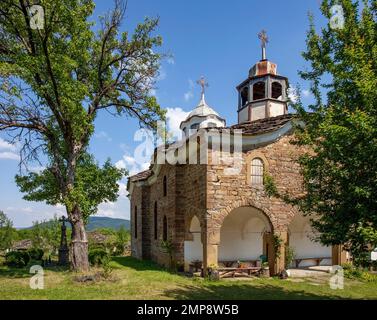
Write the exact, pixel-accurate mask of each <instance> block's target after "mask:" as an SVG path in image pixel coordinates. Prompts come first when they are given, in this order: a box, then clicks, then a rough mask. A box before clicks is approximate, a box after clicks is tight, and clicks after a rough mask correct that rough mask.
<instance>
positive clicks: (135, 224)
mask: <svg viewBox="0 0 377 320" xmlns="http://www.w3.org/2000/svg"><path fill="white" fill-rule="evenodd" d="M134 221H135V223H134V227H135V229H134V232H135V239H137V207H136V206H135V210H134Z"/></svg>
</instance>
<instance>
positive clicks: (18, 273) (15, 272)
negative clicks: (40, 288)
mask: <svg viewBox="0 0 377 320" xmlns="http://www.w3.org/2000/svg"><path fill="white" fill-rule="evenodd" d="M33 265H40V262H38V261H33V262H31V263H29V264H28V265H27V266H26V267H23V268H16V267H7V266H2V267H0V278H14V279H15V278H30V276H31V275H32V273H30V268H31V266H33ZM43 269H44V271H51V272H64V271H68V270H69V267H64V266H47V267H43Z"/></svg>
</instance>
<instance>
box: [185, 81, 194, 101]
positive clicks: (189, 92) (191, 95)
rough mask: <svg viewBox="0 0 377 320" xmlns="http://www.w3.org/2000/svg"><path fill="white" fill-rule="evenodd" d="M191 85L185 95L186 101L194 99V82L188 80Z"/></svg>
mask: <svg viewBox="0 0 377 320" xmlns="http://www.w3.org/2000/svg"><path fill="white" fill-rule="evenodd" d="M188 83H189V90H188V91H187V92H186V93H185V94H184V95H183V98H184V99H185V101H186V102H187V101H190V100H191V99H192V98H193V97H194V93H193V89H194V81H192V80H191V79H189V80H188Z"/></svg>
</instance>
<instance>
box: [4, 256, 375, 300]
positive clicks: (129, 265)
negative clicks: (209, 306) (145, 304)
mask: <svg viewBox="0 0 377 320" xmlns="http://www.w3.org/2000/svg"><path fill="white" fill-rule="evenodd" d="M111 263H112V266H113V267H114V271H113V273H112V277H113V279H112V280H102V281H98V282H94V283H78V282H76V281H74V277H75V276H76V274H74V273H71V272H69V271H68V270H64V269H62V268H50V269H48V268H47V269H46V270H45V279H44V282H45V289H43V290H32V289H30V287H29V279H30V277H31V274H29V270H28V268H24V269H9V268H7V267H5V266H3V267H0V299H236V300H237V299H377V283H369V282H359V281H355V280H347V279H345V288H344V290H332V289H330V287H329V285H328V283H327V280H326V279H305V280H300V282H296V281H292V280H279V279H275V278H268V279H262V278H255V279H251V280H221V281H216V282H213V281H212V282H210V281H207V280H203V279H198V278H188V277H185V276H181V275H177V274H172V273H169V272H168V271H166V270H164V269H163V268H161V267H159V266H157V265H156V264H154V263H151V262H146V261H138V260H136V259H133V258H131V257H116V258H114V259H113V261H112V262H111ZM96 271H98V270H92V273H95V272H96Z"/></svg>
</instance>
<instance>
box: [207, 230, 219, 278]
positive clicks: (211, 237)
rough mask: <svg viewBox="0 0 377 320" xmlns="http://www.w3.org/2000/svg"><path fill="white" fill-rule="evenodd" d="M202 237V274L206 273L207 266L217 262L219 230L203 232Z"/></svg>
mask: <svg viewBox="0 0 377 320" xmlns="http://www.w3.org/2000/svg"><path fill="white" fill-rule="evenodd" d="M203 238H204V239H203V240H204V241H203V269H204V275H207V270H208V267H209V266H210V265H217V264H218V251H219V244H220V230H213V231H208V232H205V233H204V237H203Z"/></svg>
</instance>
